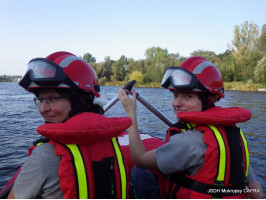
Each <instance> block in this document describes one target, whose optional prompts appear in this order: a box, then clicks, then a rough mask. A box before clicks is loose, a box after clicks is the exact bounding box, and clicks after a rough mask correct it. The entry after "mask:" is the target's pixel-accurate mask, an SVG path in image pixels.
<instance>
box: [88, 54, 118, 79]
mask: <svg viewBox="0 0 266 200" xmlns="http://www.w3.org/2000/svg"><path fill="white" fill-rule="evenodd" d="M114 62H115V61H113V60H111V59H110V56H106V57H105V58H104V62H101V63H94V64H92V67H93V69H94V70H95V72H96V74H97V76H98V78H99V79H100V78H103V79H104V80H105V81H110V80H111V76H112V75H113V71H112V64H113V63H114Z"/></svg>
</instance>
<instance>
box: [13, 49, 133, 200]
mask: <svg viewBox="0 0 266 200" xmlns="http://www.w3.org/2000/svg"><path fill="white" fill-rule="evenodd" d="M19 85H20V86H22V87H23V88H25V89H26V90H28V91H29V92H32V93H34V95H35V98H34V103H35V104H36V106H37V107H38V108H39V112H40V114H41V115H42V117H43V119H44V121H45V124H43V125H41V126H39V127H38V129H37V132H38V133H39V134H40V135H42V136H44V138H41V139H40V140H38V141H37V142H35V143H34V145H35V146H34V147H32V148H30V156H29V157H28V158H27V160H26V162H25V163H24V164H23V167H22V168H21V171H20V173H19V174H18V176H17V178H16V181H15V183H14V186H13V189H12V190H11V192H10V194H9V198H26V199H31V198H49V199H54V198H68V199H70V198H125V197H127V188H128V182H127V178H126V177H127V173H128V172H127V169H126V167H125V166H124V163H123V162H122V159H121V151H120V147H119V145H118V143H117V136H118V135H119V134H120V133H122V132H123V131H125V130H126V129H127V128H128V127H129V126H130V125H131V120H130V118H107V117H104V116H103V115H102V114H103V112H104V111H103V108H102V106H101V105H98V104H95V103H94V98H95V97H99V96H100V94H99V92H100V86H99V84H98V78H97V76H96V74H95V72H94V70H93V69H92V68H91V66H90V65H89V64H88V63H86V62H85V61H84V60H82V59H81V58H79V57H77V56H75V55H74V54H72V53H69V52H64V51H60V52H55V53H53V54H51V55H49V56H47V57H46V58H35V59H32V60H31V61H30V62H29V64H28V70H27V72H26V74H25V75H24V77H23V78H22V80H21V81H20V83H19Z"/></svg>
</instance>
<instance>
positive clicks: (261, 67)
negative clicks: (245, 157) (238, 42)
mask: <svg viewBox="0 0 266 200" xmlns="http://www.w3.org/2000/svg"><path fill="white" fill-rule="evenodd" d="M254 73H255V78H256V80H257V81H258V82H260V83H263V84H266V77H265V76H266V55H264V56H263V58H262V59H261V60H260V61H259V62H258V64H257V66H256V68H255V70H254Z"/></svg>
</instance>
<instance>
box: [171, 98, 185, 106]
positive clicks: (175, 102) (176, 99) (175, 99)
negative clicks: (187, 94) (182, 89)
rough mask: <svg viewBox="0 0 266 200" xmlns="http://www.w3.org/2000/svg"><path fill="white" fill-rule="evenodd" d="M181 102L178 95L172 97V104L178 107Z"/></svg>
mask: <svg viewBox="0 0 266 200" xmlns="http://www.w3.org/2000/svg"><path fill="white" fill-rule="evenodd" d="M182 104H183V103H182V99H181V98H180V97H175V98H174V99H173V106H175V107H180V106H182Z"/></svg>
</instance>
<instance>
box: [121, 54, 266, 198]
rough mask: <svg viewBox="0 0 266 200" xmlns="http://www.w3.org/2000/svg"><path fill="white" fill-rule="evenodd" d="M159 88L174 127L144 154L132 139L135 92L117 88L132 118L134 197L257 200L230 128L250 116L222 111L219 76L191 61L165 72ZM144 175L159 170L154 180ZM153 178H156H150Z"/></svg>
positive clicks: (243, 152)
mask: <svg viewBox="0 0 266 200" xmlns="http://www.w3.org/2000/svg"><path fill="white" fill-rule="evenodd" d="M161 86H162V87H164V88H166V89H169V90H170V91H171V92H173V95H174V98H173V101H172V106H173V110H174V112H175V113H176V115H177V119H178V122H177V123H175V124H173V125H172V127H170V128H169V129H168V130H167V135H166V143H165V144H164V145H162V146H160V147H159V148H157V149H155V150H151V151H146V150H145V147H144V146H143V143H142V141H141V140H140V137H139V134H138V126H137V117H136V92H135V91H132V99H131V98H129V97H128V95H127V93H128V91H126V90H124V89H121V90H120V91H119V99H120V101H121V103H122V104H123V106H124V109H125V111H126V113H127V115H128V116H129V117H130V118H131V119H132V121H133V123H132V126H131V127H130V128H129V143H130V150H131V154H132V158H133V161H134V162H135V165H136V167H134V168H133V169H132V171H131V181H132V183H133V188H134V192H135V195H136V197H137V198H143V199H144V198H181V199H188V198H193V199H195V198H204V199H206V198H249V197H251V198H262V188H261V186H260V184H259V183H258V182H257V180H256V178H255V176H254V173H253V172H252V169H251V166H250V163H249V152H248V146H247V141H246V139H245V136H244V134H243V132H242V130H241V129H240V128H238V127H237V126H236V123H239V122H244V121H247V120H249V119H250V118H251V113H250V112H249V111H248V110H246V109H243V108H239V107H231V108H222V107H218V106H215V102H217V101H219V100H220V98H223V97H224V88H223V80H222V75H221V73H220V72H219V70H218V69H217V68H216V67H215V66H214V65H213V64H212V63H210V62H209V61H208V60H206V59H205V58H202V57H191V58H188V59H187V60H185V61H184V62H183V63H182V64H181V65H180V66H179V67H169V68H168V69H167V70H166V72H165V75H164V77H163V79H162V83H161ZM150 170H159V175H156V173H151V171H150ZM155 175H156V176H155Z"/></svg>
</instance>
